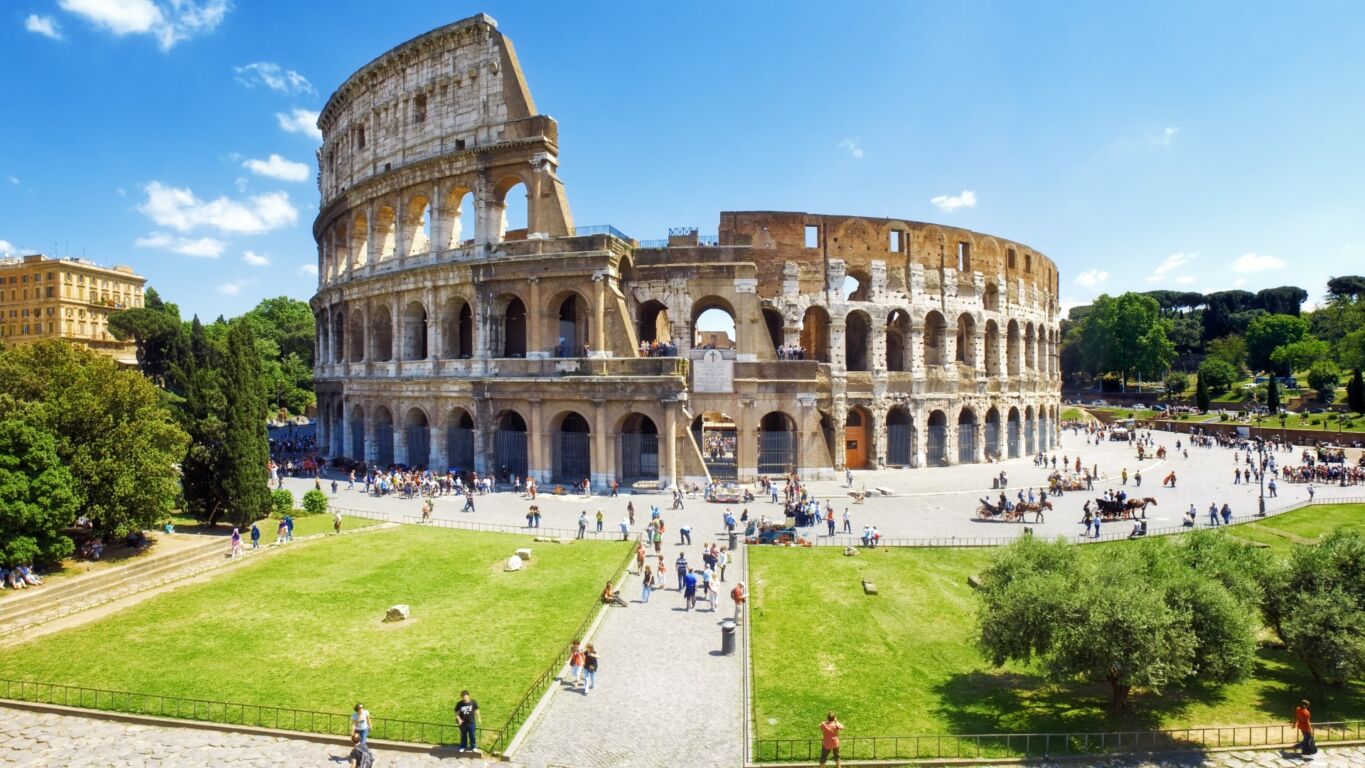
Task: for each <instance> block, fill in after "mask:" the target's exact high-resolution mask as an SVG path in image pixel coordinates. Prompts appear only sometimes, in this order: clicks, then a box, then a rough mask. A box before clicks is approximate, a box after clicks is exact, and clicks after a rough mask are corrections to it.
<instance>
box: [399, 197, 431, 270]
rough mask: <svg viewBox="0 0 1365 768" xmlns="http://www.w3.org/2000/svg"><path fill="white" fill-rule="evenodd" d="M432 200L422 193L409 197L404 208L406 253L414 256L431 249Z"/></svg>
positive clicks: (403, 239)
mask: <svg viewBox="0 0 1365 768" xmlns="http://www.w3.org/2000/svg"><path fill="white" fill-rule="evenodd" d="M431 240H432V235H431V200H430V199H429V198H428V197H427V196H426V195H424V194H422V193H420V192H419V193H417V194H415V195H413V196H412V197H410V198H408V204H407V205H406V206H405V207H404V208H403V238H402V241H403V244H404V249H405V250H406V251H407V253H406V254H405V255H408V256H413V255H416V254H419V253H427V252H428V251H430V250H431Z"/></svg>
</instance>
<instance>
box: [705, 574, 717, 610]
mask: <svg viewBox="0 0 1365 768" xmlns="http://www.w3.org/2000/svg"><path fill="white" fill-rule="evenodd" d="M706 600H707V602H709V603H711V613H715V612H716V603H717V602H718V601H719V600H720V582H719V581H718V580H717V579H714V578H712V577H711V575H710V573H707V574H706Z"/></svg>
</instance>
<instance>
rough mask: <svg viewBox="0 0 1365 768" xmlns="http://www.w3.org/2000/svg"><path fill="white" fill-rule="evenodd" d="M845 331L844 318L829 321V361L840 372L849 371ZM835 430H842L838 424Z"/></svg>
mask: <svg viewBox="0 0 1365 768" xmlns="http://www.w3.org/2000/svg"><path fill="white" fill-rule="evenodd" d="M845 330H846V326H845V324H844V319H843V318H842V317H840V318H830V321H829V361H830V363H831V364H832V365H833V366H834V369H835V370H839V371H842V370H847V368H846V366H847V365H848V360H847V356H846V355H845V354H844V352H845V350H844V343H845V342H844V332H845ZM835 428H836V430H837V429H840V426H839V425H837V424H836V425H835Z"/></svg>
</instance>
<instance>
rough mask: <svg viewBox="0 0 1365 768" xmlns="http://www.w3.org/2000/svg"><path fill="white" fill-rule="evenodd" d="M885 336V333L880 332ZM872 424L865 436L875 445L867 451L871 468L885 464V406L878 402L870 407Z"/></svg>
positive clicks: (879, 467)
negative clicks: (873, 448) (874, 448)
mask: <svg viewBox="0 0 1365 768" xmlns="http://www.w3.org/2000/svg"><path fill="white" fill-rule="evenodd" d="M882 336H883V337H885V334H882ZM871 410H872V424H871V425H869V426H868V430H867V437H868V439H869V440H871V441H872V445H874V446H876V450H874V451H870V452H869V453H868V459H869V460H870V461H871V463H872V467H871V468H872V469H881V468H882V467H884V466H886V406H885V405H882V404H880V403H878V404H877V405H874V406H873V407H872V409H871Z"/></svg>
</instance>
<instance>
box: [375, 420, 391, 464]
mask: <svg viewBox="0 0 1365 768" xmlns="http://www.w3.org/2000/svg"><path fill="white" fill-rule="evenodd" d="M374 457H375V463H376V464H378V465H379V466H381V467H387V466H389V465H391V464H393V414H391V413H389V409H388V408H386V407H384V406H382V405H381V406H379V407H378V408H376V409H375V411H374Z"/></svg>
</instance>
